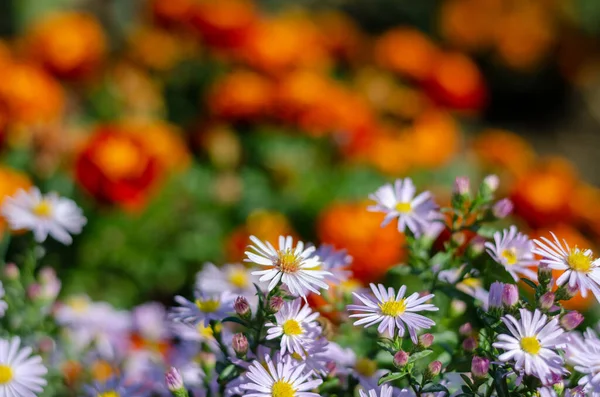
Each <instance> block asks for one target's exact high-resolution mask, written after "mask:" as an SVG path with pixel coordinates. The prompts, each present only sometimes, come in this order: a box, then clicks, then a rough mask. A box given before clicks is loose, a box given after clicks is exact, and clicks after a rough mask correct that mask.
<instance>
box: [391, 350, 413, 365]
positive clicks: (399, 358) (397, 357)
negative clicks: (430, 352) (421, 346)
mask: <svg viewBox="0 0 600 397" xmlns="http://www.w3.org/2000/svg"><path fill="white" fill-rule="evenodd" d="M409 357H410V355H409V354H408V353H407V352H405V351H404V350H400V351H398V352H397V353H396V354H394V365H395V366H396V367H398V368H402V367H404V366H405V365H406V364H407V363H408V358H409Z"/></svg>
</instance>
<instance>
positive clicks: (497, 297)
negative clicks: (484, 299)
mask: <svg viewBox="0 0 600 397" xmlns="http://www.w3.org/2000/svg"><path fill="white" fill-rule="evenodd" d="M503 292H504V284H503V283H501V282H498V281H496V282H494V283H492V285H491V286H490V293H489V295H488V308H489V309H497V308H500V307H502V294H503Z"/></svg>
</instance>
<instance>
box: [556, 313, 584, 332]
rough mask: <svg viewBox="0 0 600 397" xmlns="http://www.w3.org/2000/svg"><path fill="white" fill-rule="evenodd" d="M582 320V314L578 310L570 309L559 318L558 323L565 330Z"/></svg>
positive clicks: (573, 327) (575, 326) (574, 326)
mask: <svg viewBox="0 0 600 397" xmlns="http://www.w3.org/2000/svg"><path fill="white" fill-rule="evenodd" d="M582 322H583V315H582V314H581V313H579V312H576V311H572V312H569V313H567V314H565V315H564V316H562V318H561V319H560V325H561V326H562V327H563V328H564V329H566V330H567V331H571V330H574V329H575V328H577V327H578V326H579V324H581V323H582Z"/></svg>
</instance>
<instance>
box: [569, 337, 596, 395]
mask: <svg viewBox="0 0 600 397" xmlns="http://www.w3.org/2000/svg"><path fill="white" fill-rule="evenodd" d="M565 359H566V361H567V363H569V364H571V365H573V367H574V368H575V370H576V371H577V372H580V373H582V374H584V376H583V377H582V378H581V379H580V380H579V386H581V387H582V388H583V390H584V391H585V392H586V393H587V395H590V396H594V397H597V396H600V376H599V375H600V339H599V338H598V335H597V334H596V333H595V332H594V331H593V330H592V329H590V328H588V329H587V331H586V332H585V333H584V334H583V335H581V334H580V333H579V332H571V333H570V334H569V343H567V348H566V352H565Z"/></svg>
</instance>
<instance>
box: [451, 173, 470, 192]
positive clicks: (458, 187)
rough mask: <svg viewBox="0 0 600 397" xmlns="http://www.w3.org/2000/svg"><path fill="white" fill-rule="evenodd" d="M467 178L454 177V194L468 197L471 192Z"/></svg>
mask: <svg viewBox="0 0 600 397" xmlns="http://www.w3.org/2000/svg"><path fill="white" fill-rule="evenodd" d="M470 184H471V183H470V181H469V178H468V177H466V176H459V177H456V179H455V180H454V194H457V195H459V196H468V195H469V193H470V191H471V186H470Z"/></svg>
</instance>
